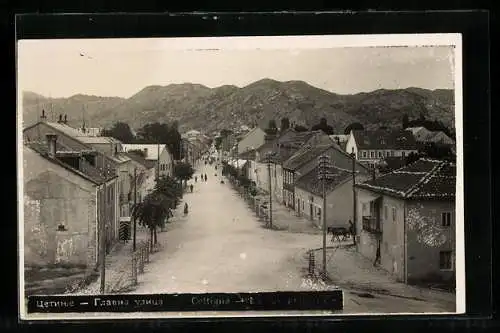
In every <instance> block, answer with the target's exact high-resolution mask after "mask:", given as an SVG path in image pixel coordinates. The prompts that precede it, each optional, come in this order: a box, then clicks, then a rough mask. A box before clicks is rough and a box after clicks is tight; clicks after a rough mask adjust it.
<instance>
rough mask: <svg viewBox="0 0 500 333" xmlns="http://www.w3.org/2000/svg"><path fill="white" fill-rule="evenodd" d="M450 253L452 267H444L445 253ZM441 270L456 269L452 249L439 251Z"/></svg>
mask: <svg viewBox="0 0 500 333" xmlns="http://www.w3.org/2000/svg"><path fill="white" fill-rule="evenodd" d="M445 253H446V254H449V260H447V262H448V261H449V264H450V265H449V266H450V267H443V265H442V264H443V262H444V261H443V254H445ZM439 270H440V271H453V270H454V260H453V251H451V250H446V251H439Z"/></svg>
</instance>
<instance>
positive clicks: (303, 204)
mask: <svg viewBox="0 0 500 333" xmlns="http://www.w3.org/2000/svg"><path fill="white" fill-rule="evenodd" d="M302 210H304V200H302Z"/></svg>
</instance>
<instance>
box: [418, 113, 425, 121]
mask: <svg viewBox="0 0 500 333" xmlns="http://www.w3.org/2000/svg"><path fill="white" fill-rule="evenodd" d="M418 120H420V121H425V115H424V113H423V112H420V116H419V118H418Z"/></svg>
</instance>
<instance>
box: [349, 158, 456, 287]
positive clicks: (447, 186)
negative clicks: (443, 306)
mask: <svg viewBox="0 0 500 333" xmlns="http://www.w3.org/2000/svg"><path fill="white" fill-rule="evenodd" d="M356 192H357V208H358V213H357V219H356V222H357V223H356V226H357V235H358V237H359V239H358V242H357V245H358V250H359V251H360V252H361V253H362V254H363V255H364V256H366V257H369V258H371V259H372V260H373V261H374V262H375V263H379V264H380V265H381V267H383V268H384V269H386V270H387V271H389V272H390V273H392V274H394V276H395V277H396V278H397V279H398V280H400V281H403V282H407V283H414V282H415V283H416V282H422V283H424V282H425V283H427V282H431V281H432V282H436V280H438V281H437V282H450V281H451V282H453V281H452V280H453V279H454V272H455V263H454V262H455V246H456V244H455V222H456V221H457V219H456V216H455V212H456V210H455V197H456V166H455V164H454V163H451V162H449V161H444V160H435V159H429V158H421V159H419V160H417V161H416V162H414V163H411V164H409V165H407V166H405V167H402V168H400V169H397V170H394V171H392V172H390V173H388V174H385V175H383V176H381V177H379V178H377V179H375V180H369V181H367V182H365V183H362V184H358V185H356Z"/></svg>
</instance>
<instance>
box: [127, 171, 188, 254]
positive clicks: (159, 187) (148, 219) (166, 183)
mask: <svg viewBox="0 0 500 333" xmlns="http://www.w3.org/2000/svg"><path fill="white" fill-rule="evenodd" d="M193 174H194V169H193V167H192V166H191V165H190V164H189V163H185V162H179V163H177V164H175V166H174V175H173V177H170V176H163V177H160V178H159V179H157V181H156V184H155V188H154V190H153V191H152V192H151V193H149V194H148V195H147V196H146V197H145V198H144V199H143V201H142V202H139V203H137V204H135V205H134V206H133V207H132V218H133V219H135V220H136V221H137V223H138V224H139V225H142V226H145V227H147V228H148V229H149V231H150V233H151V237H150V239H151V243H150V246H151V249H152V248H153V246H154V245H155V244H156V243H157V242H158V239H157V230H158V228H160V229H163V228H164V226H165V224H166V223H168V222H169V220H170V218H171V217H173V216H174V215H173V210H174V209H175V208H176V207H177V206H178V205H179V203H180V199H181V198H182V195H183V186H182V183H183V182H184V187H186V185H187V181H188V180H189V179H191V178H192V177H193ZM134 237H135V236H134Z"/></svg>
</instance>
